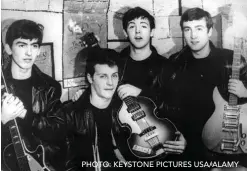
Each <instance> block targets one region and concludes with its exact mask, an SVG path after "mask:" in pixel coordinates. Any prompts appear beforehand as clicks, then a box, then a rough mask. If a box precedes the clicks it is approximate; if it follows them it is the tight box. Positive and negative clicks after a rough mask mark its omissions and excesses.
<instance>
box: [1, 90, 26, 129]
mask: <svg viewBox="0 0 247 171" xmlns="http://www.w3.org/2000/svg"><path fill="white" fill-rule="evenodd" d="M26 113H27V110H26V109H25V108H24V106H23V103H22V102H21V101H20V99H19V98H18V97H15V96H13V95H12V94H8V93H4V95H3V100H2V114H1V115H2V117H1V120H2V123H3V124H6V123H7V122H8V121H10V120H13V119H15V118H17V117H20V118H24V117H25V116H26Z"/></svg>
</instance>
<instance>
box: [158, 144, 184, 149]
mask: <svg viewBox="0 0 247 171" xmlns="http://www.w3.org/2000/svg"><path fill="white" fill-rule="evenodd" d="M163 147H165V148H171V149H184V148H185V146H184V144H176V145H172V144H163Z"/></svg>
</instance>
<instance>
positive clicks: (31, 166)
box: [3, 143, 50, 171]
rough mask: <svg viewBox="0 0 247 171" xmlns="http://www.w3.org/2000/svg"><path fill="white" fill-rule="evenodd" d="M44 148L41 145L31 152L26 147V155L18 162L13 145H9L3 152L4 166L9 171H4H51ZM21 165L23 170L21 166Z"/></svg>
mask: <svg viewBox="0 0 247 171" xmlns="http://www.w3.org/2000/svg"><path fill="white" fill-rule="evenodd" d="M23 144H24V143H23ZM44 154H45V153H44V148H43V146H42V145H39V146H38V147H37V148H36V150H35V151H29V150H28V149H27V148H26V147H25V155H24V156H22V157H19V159H18V160H17V158H16V154H15V150H14V146H13V144H12V143H11V144H9V145H7V146H6V147H5V149H4V151H3V157H4V165H5V168H6V169H7V170H4V171H50V170H49V169H48V167H47V166H46V165H45V164H44V166H41V165H40V164H39V163H45V156H44ZM19 163H21V168H20V166H19Z"/></svg>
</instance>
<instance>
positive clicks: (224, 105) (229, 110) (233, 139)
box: [202, 38, 247, 154]
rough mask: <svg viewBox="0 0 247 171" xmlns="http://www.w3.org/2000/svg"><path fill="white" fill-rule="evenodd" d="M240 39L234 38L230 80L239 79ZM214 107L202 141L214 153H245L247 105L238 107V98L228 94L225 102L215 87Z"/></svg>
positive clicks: (205, 126) (246, 143) (246, 147)
mask: <svg viewBox="0 0 247 171" xmlns="http://www.w3.org/2000/svg"><path fill="white" fill-rule="evenodd" d="M240 60H241V39H240V38H234V55H233V63H232V78H233V79H239V75H240ZM213 101H214V104H215V106H216V108H215V111H214V113H213V115H212V116H211V117H210V118H209V120H208V121H207V122H206V124H205V125H204V128H203V132H202V140H203V142H204V144H205V146H206V147H207V148H208V149H209V150H211V151H214V152H217V153H225V154H240V153H247V137H246V135H247V103H246V104H242V105H238V97H237V96H236V95H234V94H230V96H229V102H227V101H225V100H224V99H223V98H222V97H221V95H220V93H219V90H218V88H217V87H215V88H214V91H213Z"/></svg>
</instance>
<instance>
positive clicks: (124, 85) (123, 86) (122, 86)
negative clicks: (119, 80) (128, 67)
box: [118, 84, 126, 91]
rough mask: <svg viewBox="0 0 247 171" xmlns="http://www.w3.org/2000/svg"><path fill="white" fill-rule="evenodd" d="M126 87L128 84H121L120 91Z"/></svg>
mask: <svg viewBox="0 0 247 171" xmlns="http://www.w3.org/2000/svg"><path fill="white" fill-rule="evenodd" d="M125 87H126V84H123V85H120V86H119V87H118V91H123V89H124V88H125Z"/></svg>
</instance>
